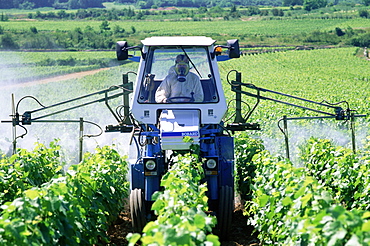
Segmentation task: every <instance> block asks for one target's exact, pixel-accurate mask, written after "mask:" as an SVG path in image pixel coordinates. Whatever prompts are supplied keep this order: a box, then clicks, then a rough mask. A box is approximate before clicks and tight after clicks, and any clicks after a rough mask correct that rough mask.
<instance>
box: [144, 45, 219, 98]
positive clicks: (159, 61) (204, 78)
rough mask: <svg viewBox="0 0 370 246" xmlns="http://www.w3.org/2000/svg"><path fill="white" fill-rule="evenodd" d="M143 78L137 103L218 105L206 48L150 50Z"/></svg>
mask: <svg viewBox="0 0 370 246" xmlns="http://www.w3.org/2000/svg"><path fill="white" fill-rule="evenodd" d="M144 75H145V76H143V80H142V82H141V88H140V93H139V98H138V102H139V103H207V102H217V101H218V95H217V91H216V86H215V83H214V78H213V73H212V69H211V64H210V62H209V57H208V52H207V49H206V47H163V48H162V47H161V48H158V47H157V48H151V49H150V50H149V52H148V56H147V61H146V65H145V74H144Z"/></svg>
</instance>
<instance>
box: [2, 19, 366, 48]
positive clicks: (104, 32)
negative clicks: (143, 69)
mask: <svg viewBox="0 0 370 246" xmlns="http://www.w3.org/2000/svg"><path fill="white" fill-rule="evenodd" d="M146 35H147V34H146V33H145V31H142V32H138V31H137V30H136V28H135V27H134V26H131V27H122V26H119V25H117V24H114V25H111V23H109V22H108V21H102V23H101V25H100V26H99V28H98V29H94V28H92V27H91V26H86V27H85V28H79V27H78V28H75V29H74V30H71V31H60V30H56V31H43V32H41V31H40V32H39V31H38V30H37V28H36V27H31V28H29V29H28V30H23V31H19V30H17V31H11V30H5V29H4V27H2V26H1V25H0V49H1V50H24V49H31V50H33V49H37V50H40V49H51V50H58V49H59V50H88V49H95V50H97V49H104V50H113V49H114V48H115V41H116V40H122V39H135V40H136V39H138V40H137V42H139V40H140V39H142V38H143V37H145V36H146ZM215 38H216V37H215ZM254 38H255V37H254V35H253V34H251V36H250V37H249V36H248V35H243V42H245V43H248V40H249V39H250V40H253V39H254ZM261 38H263V39H264V40H265V41H267V40H268V39H269V38H271V39H276V38H279V35H268V36H264V37H262V36H261ZM216 39H217V38H216ZM284 39H285V40H286V43H292V44H293V43H299V44H300V45H302V44H303V45H338V44H344V45H352V46H358V47H370V32H368V31H365V30H357V29H352V28H351V27H348V28H347V29H341V28H336V29H335V30H332V31H314V32H311V33H301V34H296V35H294V37H293V36H292V37H290V38H289V37H284Z"/></svg>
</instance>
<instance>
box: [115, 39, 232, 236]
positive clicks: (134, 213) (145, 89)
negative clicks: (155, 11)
mask: <svg viewBox="0 0 370 246" xmlns="http://www.w3.org/2000/svg"><path fill="white" fill-rule="evenodd" d="M215 42H216V41H215V40H213V39H212V38H209V37H150V38H146V39H144V40H142V47H138V46H135V47H129V46H128V44H127V42H125V41H120V42H117V50H116V51H117V58H118V60H126V59H135V58H134V57H130V56H129V54H128V51H129V50H132V49H140V51H141V56H140V64H139V68H138V72H137V77H136V84H135V85H134V92H133V96H132V98H131V103H130V110H131V114H132V117H133V119H134V121H135V122H137V124H138V126H139V128H138V129H137V130H136V131H135V134H134V137H135V138H136V139H135V142H136V144H137V151H136V153H134V155H132V154H131V156H130V189H131V194H130V210H131V217H132V223H133V227H134V229H135V230H136V231H141V230H142V229H143V227H144V226H145V224H146V223H147V221H148V220H149V219H150V218H149V216H150V212H149V211H150V206H151V203H152V202H153V199H152V195H153V193H154V192H156V191H158V190H160V181H161V178H162V176H163V175H164V174H165V173H166V171H167V170H168V167H169V165H170V164H171V161H172V160H171V159H172V153H173V152H174V151H189V149H190V143H189V142H185V141H183V139H184V137H191V138H192V140H193V142H192V144H197V145H199V147H200V156H201V157H202V159H203V160H205V161H204V163H203V168H204V171H205V175H206V180H205V181H206V182H207V186H208V193H207V196H208V198H209V207H210V209H211V210H213V211H215V212H216V215H217V217H218V228H219V235H220V237H221V238H225V237H226V235H227V233H228V231H229V228H230V224H231V217H232V212H233V209H234V176H233V174H234V141H233V137H231V136H230V135H228V134H225V133H224V129H225V128H224V127H223V122H222V118H223V116H224V114H225V112H226V110H227V103H226V99H225V95H224V91H223V88H222V84H221V78H220V74H219V70H218V65H217V60H219V59H220V58H222V59H225V58H226V59H230V58H238V57H239V44H238V41H237V40H229V41H228V43H227V45H226V46H222V47H221V46H217V45H215ZM220 48H227V50H228V52H227V53H228V54H227V56H226V57H225V56H218V55H219V54H220V51H221V50H220ZM178 57H180V58H181V59H182V61H184V60H185V61H186V62H187V63H188V68H189V71H186V72H187V73H191V74H193V75H192V76H193V78H195V77H194V76H196V77H197V79H199V83H200V86H201V89H199V87H198V88H197V89H196V88H194V87H195V86H194V85H192V86H190V88H189V86H188V87H186V86H185V85H186V83H190V81H186V79H188V80H189V76H186V75H184V74H181V71H180V72H179V71H176V67H175V65H176V59H179V58H178ZM167 76H169V77H171V78H172V79H177V81H175V82H176V83H178V86H183V85H184V89H183V90H184V91H183V93H182V94H181V93H180V95H181V96H178V94H177V95H176V96H168V98H167V99H166V100H164V101H158V94H157V93H158V91H159V90H160V89H158V87H160V85H161V83H162V82H163V81H164V80H166V77H167ZM184 79H185V81H184ZM167 80H169V78H167ZM181 83H183V84H181ZM168 87H169V86H167V89H169V88H168ZM186 90H187V91H186ZM195 90H197V91H195ZM199 91H202V95H201V96H200V97H199V95H196V94H197V93H199ZM197 96H198V97H197ZM156 97H157V98H156Z"/></svg>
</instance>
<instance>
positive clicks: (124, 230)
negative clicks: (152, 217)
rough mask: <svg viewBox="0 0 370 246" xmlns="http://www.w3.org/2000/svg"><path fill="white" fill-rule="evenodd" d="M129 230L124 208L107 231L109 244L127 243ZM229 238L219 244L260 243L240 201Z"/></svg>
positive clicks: (235, 245) (236, 245)
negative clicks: (248, 222) (248, 223)
mask: <svg viewBox="0 0 370 246" xmlns="http://www.w3.org/2000/svg"><path fill="white" fill-rule="evenodd" d="M129 232H132V226H131V218H130V214H129V210H128V208H125V211H122V212H121V213H120V215H119V216H118V218H117V219H116V221H115V222H114V223H113V224H112V225H111V226H110V228H109V230H108V232H107V233H108V235H109V237H110V240H111V243H110V244H109V245H117V246H123V245H128V241H127V240H126V236H127V234H128V233H129ZM229 238H230V239H229V241H224V242H221V246H257V245H260V244H259V241H258V239H257V235H255V234H253V227H252V226H249V225H247V217H246V216H244V215H243V206H242V204H241V203H239V204H236V207H235V210H234V213H233V220H232V225H231V231H230V236H229Z"/></svg>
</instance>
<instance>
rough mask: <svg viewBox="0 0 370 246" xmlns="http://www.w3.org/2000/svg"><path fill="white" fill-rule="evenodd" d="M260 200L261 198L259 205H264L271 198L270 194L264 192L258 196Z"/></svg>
mask: <svg viewBox="0 0 370 246" xmlns="http://www.w3.org/2000/svg"><path fill="white" fill-rule="evenodd" d="M258 200H259V206H260V207H264V206H265V205H266V204H267V202H268V200H269V196H268V195H266V194H263V195H261V196H260V197H258Z"/></svg>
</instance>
